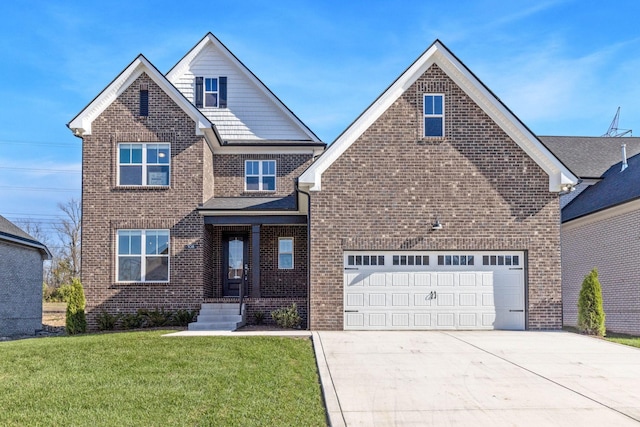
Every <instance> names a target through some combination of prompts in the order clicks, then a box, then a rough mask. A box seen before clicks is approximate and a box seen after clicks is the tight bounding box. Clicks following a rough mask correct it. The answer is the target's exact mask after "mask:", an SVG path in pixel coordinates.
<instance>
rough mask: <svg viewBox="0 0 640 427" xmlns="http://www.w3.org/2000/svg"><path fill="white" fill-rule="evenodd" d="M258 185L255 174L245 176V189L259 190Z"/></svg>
mask: <svg viewBox="0 0 640 427" xmlns="http://www.w3.org/2000/svg"><path fill="white" fill-rule="evenodd" d="M259 189H260V186H259V184H258V177H257V176H248V177H247V190H259Z"/></svg>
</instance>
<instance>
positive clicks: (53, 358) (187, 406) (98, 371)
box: [0, 331, 326, 426]
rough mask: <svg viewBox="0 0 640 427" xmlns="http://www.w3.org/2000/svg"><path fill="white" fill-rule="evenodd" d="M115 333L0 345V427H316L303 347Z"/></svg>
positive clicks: (320, 409) (318, 408) (273, 341)
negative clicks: (251, 426) (172, 426)
mask: <svg viewBox="0 0 640 427" xmlns="http://www.w3.org/2000/svg"><path fill="white" fill-rule="evenodd" d="M163 333H164V332H162V331H152V332H123V333H112V334H100V335H85V336H76V337H62V338H39V339H29V340H20V341H10V342H3V343H0V408H2V411H0V425H3V426H11V425H15V426H17V425H20V426H24V425H73V426H86V425H90V426H102V425H104V426H115V425H118V426H132V425H136V426H141V425H143V426H167V425H180V426H183V425H184V426H196V425H197V426H216V425H220V426H250V425H262V426H267V425H279V426H284V425H291V426H294V425H295V426H301V425H304V426H320V425H325V424H326V421H325V412H324V406H323V403H322V397H321V392H320V386H319V381H318V375H317V370H316V364H315V360H314V355H313V349H312V346H311V341H309V340H306V339H291V338H273V337H240V338H233V337H184V338H179V337H164V338H163V337H161V335H162V334H163Z"/></svg>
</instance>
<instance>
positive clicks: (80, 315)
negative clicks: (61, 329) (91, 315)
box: [67, 278, 87, 335]
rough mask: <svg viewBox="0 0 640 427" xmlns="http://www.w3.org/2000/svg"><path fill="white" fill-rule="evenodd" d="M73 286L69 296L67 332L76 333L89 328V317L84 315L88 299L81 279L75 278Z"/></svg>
mask: <svg viewBox="0 0 640 427" xmlns="http://www.w3.org/2000/svg"><path fill="white" fill-rule="evenodd" d="M71 288H72V289H71V292H69V295H68V296H67V334H69V335H74V334H80V333H83V332H86V330H87V319H86V317H85V315H84V308H85V306H86V300H85V298H84V289H83V288H82V283H80V279H78V278H75V279H73V281H72V282H71Z"/></svg>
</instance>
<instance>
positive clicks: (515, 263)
mask: <svg viewBox="0 0 640 427" xmlns="http://www.w3.org/2000/svg"><path fill="white" fill-rule="evenodd" d="M513 265H520V257H519V256H518V255H514V256H513Z"/></svg>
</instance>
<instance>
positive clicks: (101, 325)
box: [98, 311, 120, 331]
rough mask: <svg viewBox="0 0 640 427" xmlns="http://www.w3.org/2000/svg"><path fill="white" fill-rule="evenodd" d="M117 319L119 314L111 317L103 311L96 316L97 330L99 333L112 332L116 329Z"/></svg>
mask: <svg viewBox="0 0 640 427" xmlns="http://www.w3.org/2000/svg"><path fill="white" fill-rule="evenodd" d="M119 319H120V315H119V314H116V315H113V314H110V313H108V312H106V311H103V312H102V313H100V314H99V315H98V329H99V330H101V331H112V330H114V329H115V328H116V324H117V323H118V320H119Z"/></svg>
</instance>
